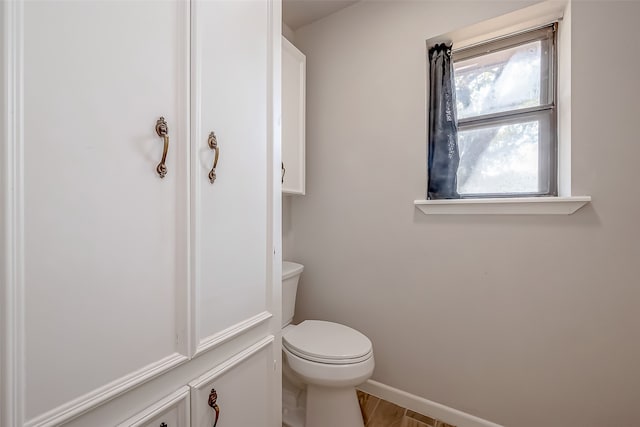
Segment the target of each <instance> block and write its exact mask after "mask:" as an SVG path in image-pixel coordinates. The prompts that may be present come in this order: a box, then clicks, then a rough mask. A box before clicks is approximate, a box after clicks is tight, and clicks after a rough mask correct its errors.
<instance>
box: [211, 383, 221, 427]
mask: <svg viewBox="0 0 640 427" xmlns="http://www.w3.org/2000/svg"><path fill="white" fill-rule="evenodd" d="M217 401H218V393H217V392H216V389H215V388H212V389H211V393H209V406H211V407H212V408H213V410H214V411H215V412H216V417H215V419H214V420H213V427H216V424H218V418H220V407H219V406H218V404H217V403H216V402H217Z"/></svg>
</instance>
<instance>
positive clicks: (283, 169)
mask: <svg viewBox="0 0 640 427" xmlns="http://www.w3.org/2000/svg"><path fill="white" fill-rule="evenodd" d="M285 173H287V170H286V169H285V168H284V162H282V176H281V177H280V179H281V183H282V184H284V174H285Z"/></svg>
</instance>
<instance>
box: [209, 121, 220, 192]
mask: <svg viewBox="0 0 640 427" xmlns="http://www.w3.org/2000/svg"><path fill="white" fill-rule="evenodd" d="M207 143H208V144H209V148H211V149H212V150H215V152H216V156H215V158H214V159H213V167H212V168H211V172H209V182H211V183H212V184H213V183H214V182H215V181H216V167H217V166H218V157H220V147H219V146H218V139H217V138H216V134H215V132H211V133H210V134H209V139H208V140H207Z"/></svg>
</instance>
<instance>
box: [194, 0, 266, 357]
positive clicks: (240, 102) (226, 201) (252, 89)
mask: <svg viewBox="0 0 640 427" xmlns="http://www.w3.org/2000/svg"><path fill="white" fill-rule="evenodd" d="M193 7H194V14H193V17H194V18H193V21H192V25H193V28H194V30H193V37H192V40H193V47H192V52H193V63H192V69H193V82H194V84H193V86H192V88H193V99H194V104H193V105H194V106H193V114H194V116H193V119H194V127H193V129H194V130H193V144H194V145H193V149H192V150H193V153H194V162H193V163H192V171H193V177H192V179H193V181H192V182H193V188H194V197H193V202H194V207H193V211H194V214H195V216H194V221H193V222H194V224H195V233H194V244H195V249H194V251H193V253H194V258H193V260H194V264H195V265H194V272H195V275H194V286H195V291H194V292H192V297H193V298H195V300H194V303H193V306H194V307H195V312H194V316H195V319H194V323H195V330H194V333H195V336H194V339H193V344H194V349H193V350H194V353H195V354H198V353H200V352H202V351H206V350H208V349H210V348H212V347H214V346H216V345H217V344H219V343H220V342H222V341H224V340H225V339H227V338H229V337H231V336H234V335H237V334H238V333H241V332H242V331H243V330H245V329H246V328H248V327H251V326H252V325H255V324H256V323H259V322H261V321H262V320H266V319H267V318H268V317H269V316H270V314H269V313H268V312H267V305H266V304H267V294H266V292H267V289H266V286H267V260H268V258H267V251H268V248H267V225H268V222H267V221H268V218H269V215H268V211H267V190H268V181H269V179H270V177H268V176H267V161H268V157H267V153H268V148H269V139H268V121H267V119H268V108H269V105H270V103H271V102H272V101H271V96H270V94H269V87H270V86H269V78H270V76H271V75H272V70H271V68H272V67H271V63H270V55H271V54H272V52H271V49H270V46H271V43H270V37H269V31H270V25H271V24H270V19H269V17H270V9H269V2H268V1H266V0H260V1H235V0H231V1H219V0H216V1H211V0H210V1H206V0H205V1H197V2H195V3H194V5H193ZM212 132H213V133H215V140H216V144H217V149H218V150H219V157H218V162H217V165H216V170H215V173H216V178H215V181H212V180H211V179H210V177H209V174H210V171H211V169H212V165H213V163H214V161H215V160H214V159H215V158H216V156H217V154H216V152H215V150H214V149H212V148H211V147H212V145H209V143H208V140H209V139H210V138H213V135H212Z"/></svg>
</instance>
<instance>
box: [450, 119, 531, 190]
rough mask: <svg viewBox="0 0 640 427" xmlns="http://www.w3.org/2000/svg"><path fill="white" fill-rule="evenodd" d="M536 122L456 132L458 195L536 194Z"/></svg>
mask: <svg viewBox="0 0 640 427" xmlns="http://www.w3.org/2000/svg"><path fill="white" fill-rule="evenodd" d="M539 128H540V126H539V122H538V121H537V120H536V121H528V122H522V123H509V124H501V125H495V126H490V127H483V128H475V129H469V130H463V131H460V132H459V133H458V145H459V149H460V166H459V168H458V192H459V193H460V194H462V195H464V194H500V193H537V192H538V191H539V188H538V187H539V184H538V183H539V179H538V178H539V177H538V175H539V167H538V157H539V155H538V153H539V149H538V148H539V143H540V135H539V130H540V129H539Z"/></svg>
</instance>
